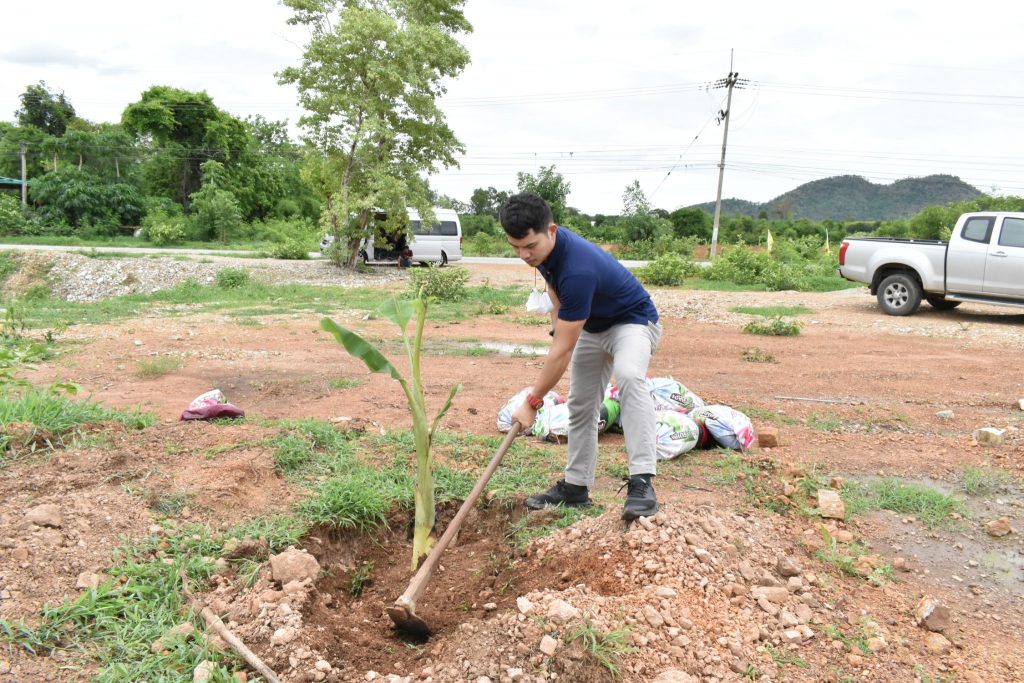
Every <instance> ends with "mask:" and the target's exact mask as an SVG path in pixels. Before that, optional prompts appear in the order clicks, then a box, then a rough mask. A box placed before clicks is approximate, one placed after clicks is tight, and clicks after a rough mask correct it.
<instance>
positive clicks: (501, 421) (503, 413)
mask: <svg viewBox="0 0 1024 683" xmlns="http://www.w3.org/2000/svg"><path fill="white" fill-rule="evenodd" d="M532 388H533V387H523V388H522V389H520V390H519V393H517V394H516V395H515V396H513V397H512V398H510V399H509V400H508V402H507V403H505V405H503V406H502V407H501V410H499V411H498V431H499V432H502V433H504V432H507V431H509V430H510V429H512V413H514V412H516V410H517V409H518V408H519V406H521V405H523V401H525V400H526V395H527V394H528V393H530V389H532ZM560 403H565V399H563V398H562V397H561V396H559V395H558V394H557V393H555V392H554V391H549V392H548V393H547V394H545V395H544V406H545V407H547V406H553V405H558V404H560ZM538 419H539V415H538V417H537V418H534V422H533V424H532V425H526V429H525V430H523V431H522V432H520V433H521V434H522V433H525V432H527V431H530V430H532V429H533V428H534V426H535V425H536V424H537V420H538Z"/></svg>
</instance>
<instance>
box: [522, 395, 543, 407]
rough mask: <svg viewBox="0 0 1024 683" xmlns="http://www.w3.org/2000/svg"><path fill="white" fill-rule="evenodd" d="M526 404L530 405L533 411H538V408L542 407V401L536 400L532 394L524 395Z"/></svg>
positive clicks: (540, 399)
mask: <svg viewBox="0 0 1024 683" xmlns="http://www.w3.org/2000/svg"><path fill="white" fill-rule="evenodd" d="M526 402H527V403H528V404H530V407H531V408H533V409H534V410H540V407H541V406H542V405H544V399H542V398H537V397H536V396H534V395H533V394H527V395H526Z"/></svg>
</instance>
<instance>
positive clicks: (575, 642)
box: [209, 506, 935, 683]
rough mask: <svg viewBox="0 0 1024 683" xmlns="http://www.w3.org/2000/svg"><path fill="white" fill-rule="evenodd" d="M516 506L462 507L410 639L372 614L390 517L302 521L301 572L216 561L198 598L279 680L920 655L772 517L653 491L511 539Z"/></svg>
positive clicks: (736, 673) (849, 661)
mask: <svg viewBox="0 0 1024 683" xmlns="http://www.w3.org/2000/svg"><path fill="white" fill-rule="evenodd" d="M520 510H521V508H515V509H509V508H501V509H493V508H492V509H490V510H486V511H482V510H478V511H477V512H476V513H475V515H474V517H473V518H471V519H470V520H469V521H468V522H467V526H466V527H465V529H464V531H463V533H462V534H461V538H460V539H459V541H458V544H457V546H456V547H454V548H452V549H449V551H448V553H447V554H446V555H445V557H444V559H443V560H442V563H441V569H440V570H439V571H438V573H437V574H436V575H435V578H434V580H433V582H432V583H431V585H430V587H429V589H428V590H427V591H426V593H425V595H424V596H423V597H422V598H421V600H420V606H419V607H418V609H417V612H418V614H419V615H420V616H421V617H423V618H424V620H425V621H426V622H427V624H428V625H429V626H430V627H431V629H432V637H431V638H430V639H429V641H428V642H425V643H421V642H413V641H410V640H408V639H407V638H404V637H402V636H401V635H400V634H399V633H397V632H396V631H395V630H394V629H393V628H392V626H391V622H390V621H389V619H388V617H387V616H386V614H385V612H384V609H385V607H386V606H388V605H390V604H391V602H392V601H393V600H394V599H395V598H396V597H398V596H399V595H400V594H401V593H402V592H403V591H404V589H405V586H406V584H407V582H408V580H409V578H410V577H411V571H410V568H409V566H408V558H409V553H410V543H409V539H408V532H407V529H406V520H405V519H403V518H401V517H398V518H394V519H393V520H392V524H391V528H390V530H385V531H383V532H381V533H375V534H371V535H357V534H337V533H332V532H330V531H328V530H326V529H320V530H318V531H316V532H315V533H313V534H311V535H310V536H308V537H307V538H306V540H305V543H304V547H305V548H306V549H307V550H308V551H309V552H310V553H311V554H313V555H314V556H315V557H316V558H317V560H318V561H319V564H320V568H321V570H322V571H321V578H320V579H319V580H317V581H316V583H315V585H310V584H308V583H307V584H303V585H296V584H289V585H286V586H279V585H277V584H275V582H274V581H273V580H272V578H271V572H270V569H269V568H268V567H265V568H264V569H263V570H262V571H261V573H260V575H259V579H258V580H257V582H256V583H255V585H253V586H252V587H248V588H247V587H245V586H243V585H241V584H240V583H239V582H238V581H235V580H231V579H230V578H227V577H221V578H220V579H219V580H220V585H219V587H218V588H217V589H216V590H215V591H214V592H213V593H212V594H211V595H210V596H209V598H210V601H211V604H213V605H215V606H218V607H219V609H220V611H221V612H222V613H223V615H224V616H225V619H226V620H230V621H231V622H232V624H231V626H232V628H234V629H236V630H237V632H238V633H239V634H240V635H241V636H242V637H243V638H244V639H245V641H246V642H247V643H248V644H249V645H250V647H253V648H254V650H256V651H257V652H258V653H260V655H261V656H262V657H264V658H265V660H266V661H267V662H268V664H270V665H271V666H272V667H273V668H275V669H276V671H277V672H278V673H279V675H281V676H282V680H285V681H307V680H328V681H353V682H354V681H366V680H376V679H378V678H379V679H380V680H392V681H396V680H400V681H412V680H421V679H422V680H433V681H438V682H442V681H464V680H491V681H499V680H502V681H504V680H515V681H536V682H537V683H539V682H540V681H547V680H552V679H553V678H554V676H552V674H556V675H557V677H558V678H560V679H561V680H571V681H586V680H611V679H612V677H613V674H614V675H615V676H617V677H619V678H620V679H622V680H631V681H649V680H654V679H655V678H656V677H657V676H658V675H659V674H663V673H665V672H673V671H674V672H676V674H678V676H680V678H679V680H686V679H685V678H681V676H682V674H683V673H685V674H687V675H691V676H693V677H695V680H701V681H725V680H740V679H743V678H744V677H746V678H759V677H761V676H768V677H770V678H772V679H781V680H791V681H820V680H826V679H827V678H828V676H829V674H828V673H827V672H829V671H837V670H839V671H841V670H844V669H857V668H860V667H862V666H869V668H870V670H871V671H872V677H873V680H903V679H904V678H901V676H904V674H906V673H907V671H908V668H909V664H908V662H909V660H914V661H920V662H921V663H922V664H925V665H927V667H928V668H929V669H931V668H933V665H934V664H935V662H928V661H927V658H921V657H919V656H918V653H917V650H918V649H919V648H920V647H922V645H921V644H922V643H923V640H924V635H925V632H923V631H921V630H919V629H915V627H913V625H912V624H910V623H909V622H905V623H902V624H901V623H898V622H897V621H896V620H893V619H884V618H882V616H879V615H873V614H872V613H870V612H868V611H867V610H862V609H858V607H857V606H856V605H857V597H856V593H857V591H852V592H849V593H847V592H846V590H845V589H844V586H843V582H842V581H840V580H838V579H837V578H836V577H833V576H830V575H828V574H827V571H828V570H827V569H823V568H822V567H821V566H820V565H818V564H817V563H816V562H815V561H813V560H812V559H811V558H810V557H809V556H807V554H806V553H805V551H804V548H803V547H802V546H801V545H800V544H798V543H794V542H793V541H792V540H791V537H792V535H793V532H792V530H791V529H789V528H788V527H787V526H786V523H785V521H784V518H779V517H776V518H768V519H765V518H760V517H744V516H740V515H736V514H733V513H731V512H727V511H724V510H721V509H717V508H714V507H710V506H703V507H700V508H698V509H693V510H687V509H683V508H682V507H679V506H667V507H666V508H665V509H663V510H662V511H661V512H660V513H659V514H658V515H657V516H656V517H654V518H652V519H643V520H640V521H638V522H637V523H634V524H632V525H630V526H627V525H626V524H625V523H623V522H622V521H620V520H619V519H618V518H617V515H616V514H615V513H613V512H608V513H606V514H604V515H602V516H600V517H596V518H588V519H584V520H582V521H580V522H578V523H576V524H575V525H574V526H573V527H570V528H569V529H566V530H563V531H560V532H557V533H555V534H554V535H552V536H549V537H546V538H543V539H540V540H537V541H535V542H533V543H532V544H531V545H530V546H529V547H528V548H527V549H526V551H525V553H524V552H517V551H516V550H515V549H514V548H513V547H511V546H510V545H509V544H508V543H507V542H506V540H505V539H506V531H507V529H508V525H509V524H511V523H512V522H514V521H515V520H516V519H517V518H518V517H519V516H520V515H521V514H522V513H521V512H520ZM450 513H451V510H449V511H447V514H446V517H447V516H450ZM865 585H866V584H865ZM869 590H872V591H876V592H880V591H878V590H877V589H869ZM880 593H881V592H880ZM880 598H881V602H885V601H886V600H890V602H892V605H893V608H894V609H896V610H899V609H904V607H905V606H904V605H903V603H902V602H901V600H900V599H899V598H898V596H895V595H893V596H888V597H887V594H886V593H881V596H878V595H876V596H875V597H874V600H875V602H876V603H878V602H879V601H880ZM843 634H849V635H843ZM860 645H863V649H862V648H861V647H860ZM869 654H870V656H871V663H870V665H865V664H864V662H865V661H866V657H867V656H868V655H869ZM322 662H326V663H327V664H329V667H327V666H325V665H324V664H323V663H322ZM318 675H322V677H318Z"/></svg>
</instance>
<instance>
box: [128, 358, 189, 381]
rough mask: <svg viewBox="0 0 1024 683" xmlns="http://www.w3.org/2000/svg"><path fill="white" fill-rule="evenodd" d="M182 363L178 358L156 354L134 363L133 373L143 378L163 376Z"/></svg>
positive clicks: (176, 368) (179, 366)
mask: <svg viewBox="0 0 1024 683" xmlns="http://www.w3.org/2000/svg"><path fill="white" fill-rule="evenodd" d="M183 365H184V363H183V362H182V360H181V359H180V358H175V357H173V356H158V357H156V358H147V359H143V360H140V361H139V362H137V363H136V364H135V374H136V376H138V377H142V378H143V379H152V378H154V377H163V376H164V375H168V374H170V373H172V372H174V371H175V370H178V369H179V368H181V367H182V366H183Z"/></svg>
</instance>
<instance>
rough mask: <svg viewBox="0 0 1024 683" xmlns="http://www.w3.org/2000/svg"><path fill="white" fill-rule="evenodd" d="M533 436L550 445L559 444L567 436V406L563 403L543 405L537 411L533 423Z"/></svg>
mask: <svg viewBox="0 0 1024 683" xmlns="http://www.w3.org/2000/svg"><path fill="white" fill-rule="evenodd" d="M532 433H533V435H534V436H535V437H537V438H538V439H544V440H545V441H550V442H552V443H561V440H562V439H563V438H565V437H566V436H567V435H568V434H569V406H567V405H566V404H564V403H556V404H553V405H548V404H547V403H545V404H544V405H543V406H542V407H541V409H540V410H538V411H537V419H536V420H534V422H533V431H532Z"/></svg>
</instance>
